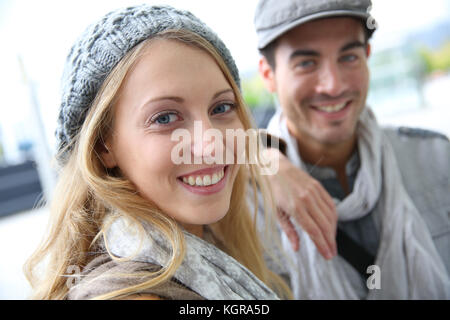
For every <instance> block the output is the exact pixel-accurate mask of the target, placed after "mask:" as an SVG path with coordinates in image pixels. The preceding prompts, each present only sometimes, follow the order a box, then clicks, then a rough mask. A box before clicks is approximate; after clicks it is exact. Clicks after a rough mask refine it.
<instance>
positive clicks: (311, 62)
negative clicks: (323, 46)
mask: <svg viewBox="0 0 450 320" xmlns="http://www.w3.org/2000/svg"><path fill="white" fill-rule="evenodd" d="M315 64H316V63H315V61H314V60H305V61H301V62H299V63H298V64H297V66H298V67H302V68H308V67H312V66H314V65H315Z"/></svg>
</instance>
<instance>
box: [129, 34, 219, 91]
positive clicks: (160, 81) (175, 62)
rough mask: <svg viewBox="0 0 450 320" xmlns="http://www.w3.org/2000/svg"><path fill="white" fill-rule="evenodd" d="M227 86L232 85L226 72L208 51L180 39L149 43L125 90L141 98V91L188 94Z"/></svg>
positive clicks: (131, 70)
mask: <svg viewBox="0 0 450 320" xmlns="http://www.w3.org/2000/svg"><path fill="white" fill-rule="evenodd" d="M225 84H228V82H227V81H226V78H225V76H224V74H223V72H222V70H221V69H220V67H219V65H218V63H217V62H216V61H215V60H214V58H213V57H212V56H211V55H210V54H209V53H208V52H207V51H206V50H204V49H200V48H198V47H196V46H194V45H188V44H185V43H183V42H181V41H178V40H172V39H170V40H168V39H156V40H153V41H151V42H149V44H148V46H147V47H146V48H145V49H144V51H143V53H142V55H141V56H140V57H139V58H138V60H137V61H136V63H135V64H134V66H133V67H132V68H131V69H130V71H129V72H128V74H127V77H126V79H125V81H124V83H123V84H122V88H123V91H127V89H130V90H129V91H130V93H131V94H132V95H137V94H138V93H139V92H138V89H142V92H145V93H146V94H147V95H152V94H169V93H173V92H174V90H178V89H179V90H180V92H184V91H188V90H185V89H186V88H188V87H192V86H195V87H200V88H202V89H203V91H205V90H206V89H209V88H213V89H214V87H215V86H223V85H225ZM188 85H189V86H188ZM205 88H206V89H205Z"/></svg>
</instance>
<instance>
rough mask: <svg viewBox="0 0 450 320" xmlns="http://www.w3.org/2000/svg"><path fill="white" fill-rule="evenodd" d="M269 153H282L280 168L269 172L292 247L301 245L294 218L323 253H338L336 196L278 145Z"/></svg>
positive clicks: (278, 154)
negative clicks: (271, 173) (294, 162)
mask: <svg viewBox="0 0 450 320" xmlns="http://www.w3.org/2000/svg"><path fill="white" fill-rule="evenodd" d="M268 153H269V156H270V157H279V171H278V173H277V174H275V175H268V176H267V177H268V179H269V182H270V184H271V188H272V191H273V196H274V198H275V202H276V205H277V209H278V212H277V219H278V221H279V223H280V226H281V228H282V229H283V230H284V232H285V233H286V235H287V237H288V239H289V241H290V242H291V244H292V248H293V249H294V250H295V251H297V250H298V249H299V246H300V239H299V236H298V234H297V232H296V230H295V228H294V225H293V223H292V220H291V219H294V220H295V221H296V222H297V223H298V224H299V225H300V226H301V227H302V228H303V230H304V231H305V232H306V233H308V235H309V237H310V238H311V240H312V241H313V242H314V244H315V245H316V247H317V249H318V250H319V252H320V254H322V256H323V257H324V258H325V259H331V258H333V257H334V256H335V255H336V254H337V247H336V229H337V212H336V207H335V204H334V201H333V199H332V198H331V196H330V195H329V194H328V192H327V191H326V190H325V189H324V188H323V187H322V185H321V184H320V182H318V181H317V180H315V179H313V178H312V177H311V176H310V175H309V174H307V173H306V172H304V171H303V170H301V169H300V168H298V167H296V166H294V165H293V164H292V163H291V162H290V161H289V159H288V158H287V157H286V156H285V155H284V154H282V153H281V152H280V151H279V150H278V149H275V148H269V149H268Z"/></svg>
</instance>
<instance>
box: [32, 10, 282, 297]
mask: <svg viewBox="0 0 450 320" xmlns="http://www.w3.org/2000/svg"><path fill="white" fill-rule="evenodd" d="M63 83H64V87H63V101H62V104H61V111H60V116H59V127H58V130H57V135H58V138H59V148H60V153H59V157H58V160H59V162H60V163H61V164H62V169H61V172H60V178H59V184H58V186H57V188H56V193H55V196H54V201H53V203H52V206H51V222H52V224H51V229H50V232H49V234H48V237H47V238H46V240H45V241H44V242H43V244H42V245H41V247H40V248H39V249H38V250H37V251H36V252H35V254H34V255H33V256H32V257H31V258H30V259H29V261H28V262H27V265H26V267H27V269H26V270H27V276H28V278H29V279H30V282H31V283H32V285H33V287H34V289H35V292H34V298H38V299H87V298H98V299H100V298H101V299H111V298H133V299H134V298H144V299H158V298H163V299H277V295H276V294H275V293H274V291H272V289H274V290H276V291H277V292H278V293H279V294H282V295H286V296H288V295H289V289H287V287H286V286H285V284H284V283H283V282H282V280H281V279H280V278H279V277H277V276H276V275H275V274H274V273H272V272H271V271H270V270H269V269H268V268H267V266H266V265H265V262H264V259H263V247H262V245H261V243H260V241H259V240H258V235H257V231H256V225H255V221H254V220H255V219H256V214H254V215H253V216H252V214H251V213H250V211H249V209H248V206H247V203H246V201H247V197H246V196H245V195H246V194H247V191H246V189H247V185H248V181H249V179H250V181H252V182H253V183H252V184H253V188H254V191H255V192H256V188H257V187H259V188H261V189H264V184H262V183H261V182H260V180H261V179H260V178H261V177H260V176H259V174H258V169H257V167H256V165H252V164H248V165H242V164H237V163H232V164H227V165H223V164H205V163H210V162H207V161H202V162H200V164H198V162H195V161H193V163H194V164H190V163H181V164H175V162H176V161H174V153H173V150H174V148H175V146H176V145H177V142H176V141H173V139H172V133H173V132H174V131H175V130H176V129H180V130H184V132H189V133H191V134H193V132H194V128H195V127H196V123H197V124H198V123H201V125H202V126H201V127H202V130H205V131H206V130H208V129H215V130H219V131H220V132H222V133H223V136H224V137H225V131H226V130H229V129H233V130H238V129H244V130H246V129H248V128H250V127H251V121H250V119H249V116H248V114H247V112H246V109H245V108H244V104H243V101H242V97H241V94H240V91H239V75H238V72H237V69H236V66H235V64H234V61H233V59H232V57H231V56H230V54H229V52H228V50H227V49H226V47H225V46H224V44H223V43H222V42H221V40H220V39H218V38H217V36H216V35H215V34H214V33H213V32H212V31H211V30H210V29H208V27H206V26H205V25H204V24H203V23H202V22H201V21H199V20H198V19H197V18H196V17H194V16H193V15H192V14H190V13H188V12H185V11H179V10H175V9H173V8H171V7H165V6H162V7H149V6H146V5H143V6H136V7H130V8H127V9H123V10H118V11H115V12H112V13H110V14H108V15H106V16H105V17H104V18H103V19H102V20H101V21H99V22H98V23H97V24H94V25H92V26H91V27H90V28H88V29H87V31H86V32H85V33H84V34H83V36H82V37H81V38H80V39H79V40H78V42H77V43H76V44H75V45H74V47H73V48H72V50H71V53H70V55H69V57H68V60H67V66H66V69H65V72H64V82H63ZM202 133H204V132H202ZM215 142H216V143H215V144H214V145H215V146H217V141H215ZM221 143H222V144H223V147H224V148H225V149H227V150H229V149H230V144H229V143H227V141H221ZM188 147H192V148H187V149H185V148H183V150H182V151H183V152H185V150H190V153H191V154H190V155H191V156H192V157H193V158H194V160H195V159H198V158H200V159H202V160H206V159H205V157H211V155H212V154H213V153H214V152H216V151H217V150H216V149H214V150H213V151H214V152H210V153H209V154H205V152H204V150H205V149H207V148H204V147H206V146H205V145H204V143H203V140H202V139H200V140H199V139H194V142H193V143H192V144H189V145H188ZM210 151H211V150H210ZM231 152H233V155H234V158H235V159H236V157H237V156H238V155H237V153H236V150H235V148H232V147H231ZM176 155H177V156H178V155H180V154H178V152H177V154H176ZM183 156H185V154H184V155H183ZM255 194H256V193H255ZM254 199H256V196H255V198H254ZM219 248H220V249H219ZM44 261H45V263H47V265H46V267H45V271H46V272H45V273H44V275H43V277H42V278H41V279H38V277H36V274H35V271H36V270H35V269H37V267H38V264H39V263H40V262H44ZM74 271H81V273H76V274H73V272H74ZM270 288H272V289H270Z"/></svg>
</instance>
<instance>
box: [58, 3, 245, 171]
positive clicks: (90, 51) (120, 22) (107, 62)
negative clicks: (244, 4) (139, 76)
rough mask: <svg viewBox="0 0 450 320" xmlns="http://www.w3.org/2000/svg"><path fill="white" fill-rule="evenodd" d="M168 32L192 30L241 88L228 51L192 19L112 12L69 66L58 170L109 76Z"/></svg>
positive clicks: (138, 10)
mask: <svg viewBox="0 0 450 320" xmlns="http://www.w3.org/2000/svg"><path fill="white" fill-rule="evenodd" d="M168 29H178V30H179V29H182V30H188V31H191V32H194V33H196V34H198V35H200V36H201V37H203V38H204V39H206V40H207V41H208V42H210V43H211V44H212V45H213V46H214V47H215V48H216V50H217V51H218V53H219V54H220V55H221V56H222V58H223V60H224V61H225V63H226V65H227V66H228V69H229V70H230V72H231V75H232V76H233V78H234V80H235V82H236V84H237V85H238V87H240V78H239V73H238V70H237V67H236V64H235V62H234V60H233V58H232V56H231V54H230V52H229V51H228V49H227V47H226V46H225V44H224V43H223V42H222V41H221V40H220V39H219V37H218V36H217V35H216V34H215V33H214V32H213V31H212V30H211V29H210V28H209V27H208V26H206V25H205V24H204V23H203V22H202V21H200V20H199V19H198V18H197V17H195V16H194V15H193V14H192V13H190V12H188V11H184V10H177V9H174V8H172V7H169V6H149V5H140V6H134V7H128V8H126V9H119V10H116V11H113V12H110V13H108V14H107V15H105V16H104V17H103V18H102V19H101V20H100V21H98V22H97V23H94V24H92V25H91V26H89V27H88V28H87V29H86V31H85V32H84V33H83V34H82V36H81V37H80V38H79V39H78V40H77V41H76V43H75V44H74V46H73V47H72V49H71V51H70V53H69V56H68V57H67V60H66V65H65V68H64V73H63V78H62V102H61V106H60V111H59V117H58V125H57V128H56V138H57V144H58V145H57V148H58V151H59V157H58V161H59V163H60V164H64V163H65V162H66V161H67V159H68V158H69V154H70V153H71V150H72V147H73V146H72V142H73V140H74V139H75V136H76V135H77V134H78V132H79V131H80V129H81V126H82V125H83V122H84V119H85V118H86V115H87V111H88V110H89V108H90V106H91V104H92V102H93V100H94V98H95V96H96V94H97V92H98V90H99V89H100V87H101V85H102V83H103V81H104V80H105V79H106V77H107V75H108V74H109V73H110V72H111V71H112V69H113V68H114V67H115V66H116V65H117V63H118V62H119V61H120V60H121V59H122V58H123V57H124V56H125V54H126V53H127V52H128V51H130V50H131V49H132V48H133V47H134V46H136V45H137V44H139V43H140V42H142V41H143V40H145V39H147V38H149V37H150V36H152V35H156V34H158V33H160V32H162V31H165V30H168ZM63 150H64V152H63Z"/></svg>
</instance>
